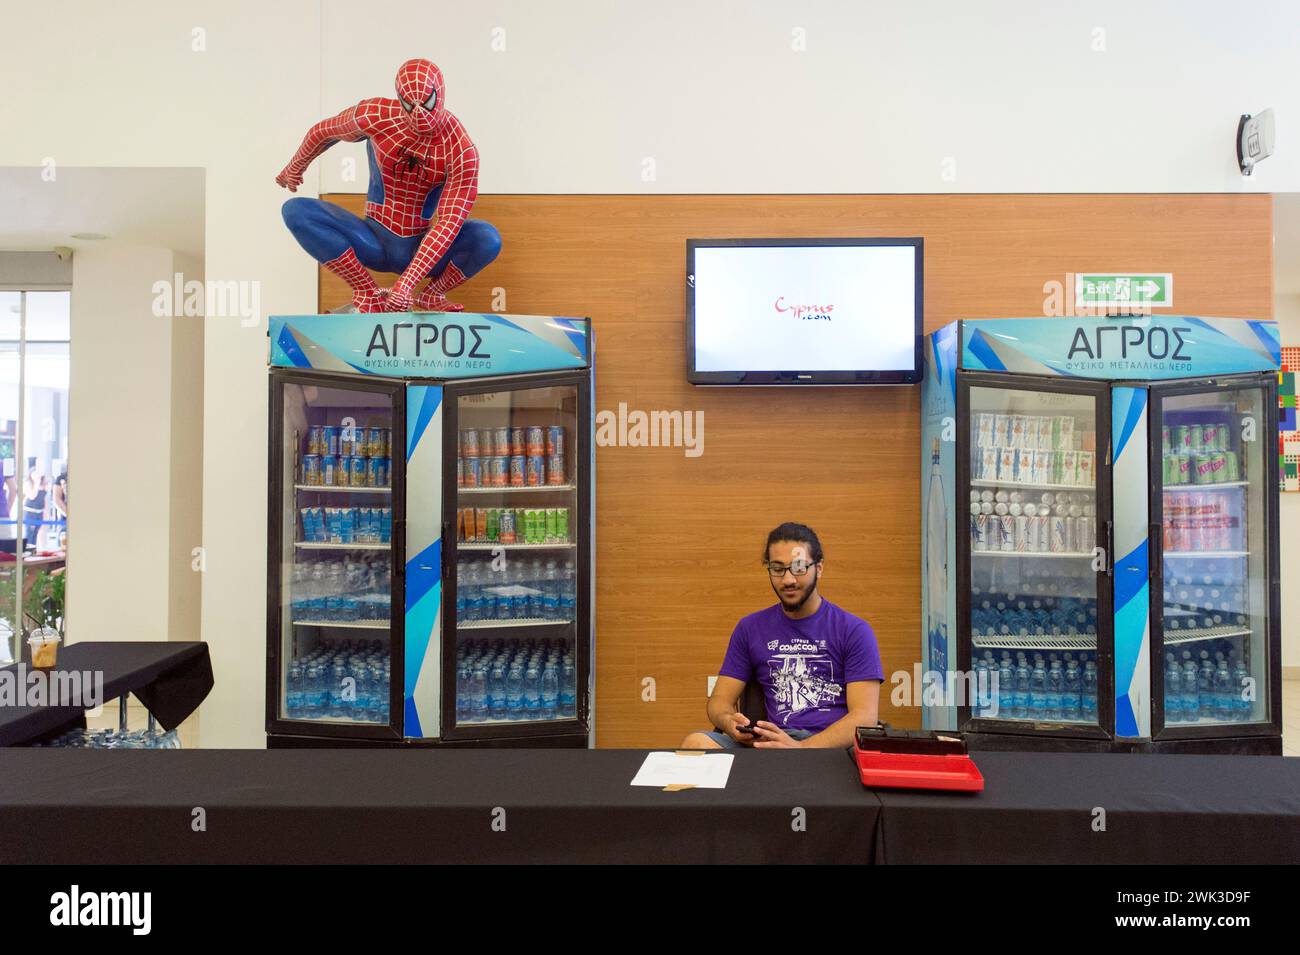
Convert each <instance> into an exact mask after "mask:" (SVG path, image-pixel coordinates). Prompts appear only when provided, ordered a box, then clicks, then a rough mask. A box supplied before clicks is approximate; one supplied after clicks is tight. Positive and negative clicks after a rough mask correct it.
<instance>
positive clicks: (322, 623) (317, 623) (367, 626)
mask: <svg viewBox="0 0 1300 955" xmlns="http://www.w3.org/2000/svg"><path fill="white" fill-rule="evenodd" d="M293 625H294V626H295V627H337V628H340V629H346V630H387V629H388V624H386V623H382V622H380V621H378V620H352V621H348V622H344V621H342V620H295V621H293Z"/></svg>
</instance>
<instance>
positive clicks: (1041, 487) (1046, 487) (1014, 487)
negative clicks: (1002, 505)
mask: <svg viewBox="0 0 1300 955" xmlns="http://www.w3.org/2000/svg"><path fill="white" fill-rule="evenodd" d="M970 484H971V487H1000V488H1002V489H1003V490H1007V491H1018V490H1033V491H1084V492H1086V493H1088V494H1091V493H1093V492H1094V491H1095V490H1096V487H1095V486H1094V485H1092V484H1034V483H1033V482H1032V481H999V480H996V479H989V478H972V479H971V482H970ZM1202 486H1204V485H1202ZM1215 486H1216V487H1222V485H1215Z"/></svg>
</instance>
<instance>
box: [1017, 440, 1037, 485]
mask: <svg viewBox="0 0 1300 955" xmlns="http://www.w3.org/2000/svg"><path fill="white" fill-rule="evenodd" d="M1033 476H1034V450H1033V448H1020V449H1018V450H1017V451H1016V480H1017V481H1024V482H1026V483H1028V482H1029V481H1030V480H1032V479H1033Z"/></svg>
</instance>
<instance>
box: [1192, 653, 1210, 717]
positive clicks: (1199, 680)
mask: <svg viewBox="0 0 1300 955" xmlns="http://www.w3.org/2000/svg"><path fill="white" fill-rule="evenodd" d="M1196 695H1197V697H1198V698H1199V700H1200V706H1199V709H1198V716H1199V717H1200V718H1201V719H1203V720H1212V719H1214V663H1213V661H1211V660H1210V651H1209V650H1202V651H1201V666H1200V669H1199V670H1197V672H1196Z"/></svg>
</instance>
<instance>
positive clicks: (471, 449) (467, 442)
mask: <svg viewBox="0 0 1300 955" xmlns="http://www.w3.org/2000/svg"><path fill="white" fill-rule="evenodd" d="M460 453H461V454H463V455H464V456H465V457H466V458H476V457H478V456H479V450H478V432H477V431H475V430H474V429H473V428H466V429H465V430H463V431H462V432H461V433H460Z"/></svg>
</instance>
